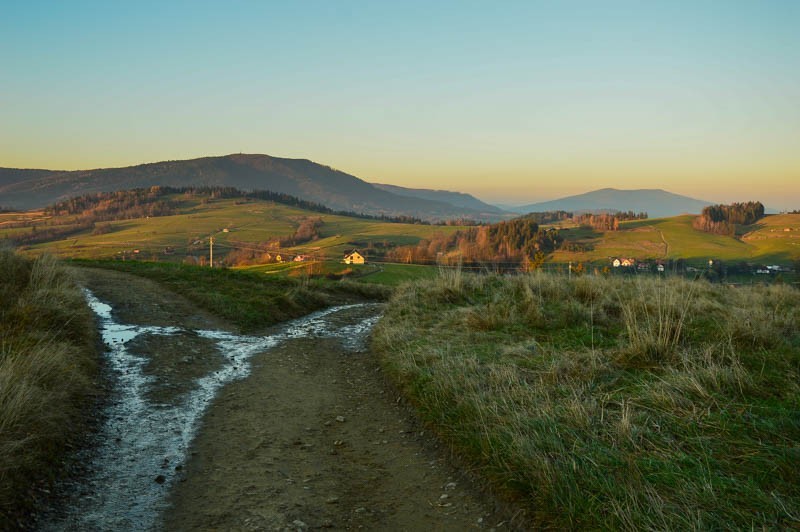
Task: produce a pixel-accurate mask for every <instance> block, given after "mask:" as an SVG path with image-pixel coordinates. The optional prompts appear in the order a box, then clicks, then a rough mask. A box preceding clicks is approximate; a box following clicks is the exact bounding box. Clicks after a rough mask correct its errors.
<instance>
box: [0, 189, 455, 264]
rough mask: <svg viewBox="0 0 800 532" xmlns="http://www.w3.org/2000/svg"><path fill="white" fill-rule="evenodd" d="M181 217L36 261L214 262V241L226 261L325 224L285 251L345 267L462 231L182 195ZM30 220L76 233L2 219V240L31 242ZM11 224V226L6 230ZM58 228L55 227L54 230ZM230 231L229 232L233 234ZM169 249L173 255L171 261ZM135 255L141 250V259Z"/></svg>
mask: <svg viewBox="0 0 800 532" xmlns="http://www.w3.org/2000/svg"><path fill="white" fill-rule="evenodd" d="M173 199H174V200H176V201H178V202H179V204H180V208H179V214H176V215H173V216H159V217H150V218H138V219H132V220H119V221H111V222H103V223H102V225H108V226H109V229H110V231H109V232H107V233H104V234H93V232H94V230H93V229H91V228H86V229H84V230H82V231H78V232H76V233H73V234H69V235H68V236H66V237H64V238H60V239H57V240H55V241H50V242H44V243H38V244H33V245H31V246H30V250H31V251H32V252H34V253H38V252H41V251H48V252H51V253H53V254H55V255H58V256H63V257H71V258H83V259H98V258H115V257H120V256H121V255H122V253H125V254H126V255H128V256H129V257H131V256H134V255H135V257H136V258H142V259H147V260H150V259H153V258H159V259H161V260H171V261H179V260H181V259H182V258H183V257H185V256H186V255H195V256H207V254H208V237H209V236H211V235H213V236H214V239H215V256H216V257H217V258H218V259H219V258H222V257H224V256H225V255H226V254H227V253H228V252H229V251H230V250H231V249H233V248H235V247H242V246H244V247H248V246H253V245H254V244H258V243H264V242H267V241H270V240H272V239H275V238H276V237H281V236H289V235H292V234H293V233H294V231H295V230H296V229H297V226H298V225H299V223H300V221H301V220H303V219H304V218H306V217H312V218H321V219H322V221H323V225H322V227H321V228H320V238H319V239H318V240H315V241H312V242H308V243H306V244H304V245H301V246H295V247H292V248H290V249H287V250H285V251H287V252H289V253H315V254H318V255H321V256H327V257H331V258H336V259H339V258H341V257H342V256H343V254H344V253H345V252H346V251H349V250H352V249H353V248H359V249H363V248H365V247H367V246H368V245H370V244H374V245H378V246H383V245H384V244H388V245H406V244H415V243H417V242H418V241H419V240H420V239H421V238H429V237H430V236H432V235H433V234H435V233H437V232H452V231H455V230H457V227H448V226H431V225H422V224H402V223H390V222H382V221H375V220H368V219H362V218H351V217H346V216H337V215H328V214H320V213H317V212H311V211H306V210H303V209H298V208H295V207H289V206H286V205H282V204H278V203H273V202H268V201H262V200H250V201H247V202H242V201H240V200H237V199H223V200H211V201H206V202H204V201H203V200H202V199H199V198H194V199H192V198H185V197H181V196H180V195H176V196H175V197H174V198H173ZM20 217H22V218H25V217H27V218H29V219H30V220H31V221H33V222H34V223H35V225H36V226H37V230H38V231H40V232H41V231H45V230H47V229H49V228H51V227H56V228H58V227H70V226H71V224H74V223H75V222H74V217H69V216H62V217H56V218H47V217H44V216H43V215H41V213H30V214H26V215H22V216H21V215H19V214H6V215H0V239H2V238H6V237H7V238H14V236H15V235H18V234H20V233H26V234H29V233H30V232H31V228H30V227H24V228H21V227H13V226H14V225H18V224H19V223H20V220H19V218H20ZM4 222H5V225H3V223H4ZM48 224H52V225H48ZM225 229H227V230H228V232H225ZM167 247H170V248H172V254H171V255H165V253H164V251H165V249H166V248H167ZM135 250H139V252H138V253H135V254H134V251H135Z"/></svg>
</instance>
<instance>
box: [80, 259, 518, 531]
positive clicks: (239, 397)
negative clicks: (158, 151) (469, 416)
mask: <svg viewBox="0 0 800 532" xmlns="http://www.w3.org/2000/svg"><path fill="white" fill-rule="evenodd" d="M83 277H84V282H85V284H86V285H87V286H88V287H89V288H90V289H91V290H92V291H93V292H94V293H95V295H96V296H97V297H98V298H100V299H101V300H103V301H105V302H107V303H109V304H110V305H111V306H112V307H113V309H114V310H113V313H114V314H115V316H117V317H119V319H120V320H122V321H124V322H125V323H131V324H139V325H155V326H161V327H173V326H174V327H179V328H181V329H182V331H183V332H181V333H180V334H176V335H175V336H174V337H157V338H149V339H144V338H143V339H137V340H134V341H133V342H131V348H132V349H133V348H135V349H136V350H137V353H138V354H139V355H141V356H145V357H147V358H148V359H149V361H148V363H147V365H146V367H145V371H146V372H147V373H148V375H149V376H150V377H152V381H153V385H152V389H151V390H150V392H149V393H151V394H152V397H154V398H156V399H158V400H159V401H172V400H174V399H175V398H176V397H178V396H180V394H181V393H183V392H184V391H185V390H187V389H190V388H191V386H192V384H191V383H192V382H193V379H195V378H196V377H197V376H198V375H199V374H200V373H202V372H207V371H214V368H215V367H216V365H217V364H219V359H220V355H219V352H218V351H216V350H215V349H214V345H213V343H211V342H208V341H205V340H204V339H202V338H197V337H195V336H194V335H193V334H192V333H191V332H189V333H187V332H185V331H192V330H200V329H202V330H211V329H214V330H227V331H234V330H235V328H234V327H232V326H230V324H227V323H225V322H224V321H223V320H220V319H218V318H216V317H214V316H212V315H210V314H208V313H206V312H203V311H201V310H199V309H197V308H196V307H194V305H192V304H191V303H189V302H188V301H186V300H184V299H183V298H181V297H180V296H177V295H176V294H173V293H170V292H168V291H166V290H164V289H163V288H161V287H160V286H159V285H157V284H155V283H152V282H151V281H148V280H145V279H141V278H138V277H134V276H131V275H128V274H123V273H119V272H111V271H101V270H84V272H83ZM353 312H361V313H363V314H364V317H369V315H370V314H374V313H375V312H376V309H375V307H374V306H365V307H360V308H358V309H356V310H354V311H353ZM279 327H280V326H278V328H279ZM276 330H277V328H276ZM264 333H265V334H268V333H269V331H264ZM167 339H169V340H170V341H169V342H168V341H167ZM136 342H138V344H137V343H136ZM176 342H177V343H176ZM250 364H251V372H250V374H249V376H247V377H246V378H245V379H242V380H238V381H234V382H232V383H229V384H227V385H225V386H224V387H223V388H222V389H221V390H220V391H219V392H218V394H217V396H216V397H215V398H214V400H213V401H212V403H211V405H210V406H209V408H208V409H207V410H206V412H205V413H204V415H203V418H202V423H201V425H200V429H199V432H198V433H197V435H196V437H195V439H194V440H193V442H192V443H191V446H190V453H189V458H188V460H187V462H186V463H185V464H182V465H179V466H178V467H177V468H176V469H178V472H177V478H176V482H174V483H172V485H171V487H170V489H169V490H168V492H167V493H166V496H167V499H168V507H167V510H166V511H165V512H164V515H163V516H161V519H160V520H156V521H157V522H160V523H161V525H159V526H163V528H165V529H166V530H287V529H288V530H297V529H320V528H329V529H337V530H349V529H360V528H363V529H372V530H374V529H381V530H464V529H471V528H487V529H489V528H496V527H504V528H505V527H511V528H513V526H512V523H511V522H509V521H508V520H506V519H505V518H504V516H507V515H508V514H507V513H505V511H504V508H503V507H502V506H500V505H496V504H495V502H494V499H493V498H491V497H490V496H488V495H485V494H483V493H482V492H481V491H480V490H478V489H477V488H476V487H475V485H474V484H473V483H472V481H471V478H470V475H469V474H467V473H466V472H464V470H463V469H459V468H458V467H456V466H454V465H453V464H452V463H451V461H450V459H449V457H448V455H447V453H446V452H445V450H444V449H442V448H440V447H439V445H438V443H437V441H436V439H435V438H434V437H433V436H432V435H431V434H429V433H427V432H426V431H425V430H424V428H423V427H422V426H421V425H420V424H419V423H418V421H417V420H416V419H415V418H414V415H413V412H412V411H411V410H410V409H409V408H408V407H407V406H405V404H404V403H403V401H402V400H401V399H400V398H399V397H398V396H397V394H396V393H394V392H393V390H392V388H391V386H389V385H388V384H387V383H386V382H385V380H384V377H383V374H382V372H381V370H380V367H379V365H378V363H377V361H376V359H375V357H374V356H373V355H372V354H371V353H369V352H368V351H366V350H364V348H363V347H358V346H355V347H354V346H351V345H348V342H347V341H343V340H342V339H341V338H335V337H331V336H323V337H297V338H293V337H291V338H289V339H287V340H285V341H283V342H282V343H280V344H279V345H277V346H276V347H273V348H271V349H268V350H266V351H264V352H262V353H259V354H256V355H254V356H253V357H252V358H251V359H250ZM198 372H200V373H198Z"/></svg>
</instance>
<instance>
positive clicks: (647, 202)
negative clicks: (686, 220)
mask: <svg viewBox="0 0 800 532" xmlns="http://www.w3.org/2000/svg"><path fill="white" fill-rule="evenodd" d="M708 205H711V202H708V201H704V200H699V199H695V198H690V197H688V196H681V195H680V194H674V193H672V192H667V191H666V190H661V189H638V190H619V189H616V188H603V189H600V190H594V191H592V192H586V193H584V194H578V195H576V196H567V197H564V198H559V199H555V200H552V201H545V202H541V203H531V204H528V205H521V206H519V207H515V208H514V211H515V212H520V213H528V212H545V211H570V212H603V211H636V212H646V213H648V214H649V215H650V217H651V218H664V217H667V216H677V215H679V214H698V213H699V212H700V211H701V210H702V209H703V207H706V206H708Z"/></svg>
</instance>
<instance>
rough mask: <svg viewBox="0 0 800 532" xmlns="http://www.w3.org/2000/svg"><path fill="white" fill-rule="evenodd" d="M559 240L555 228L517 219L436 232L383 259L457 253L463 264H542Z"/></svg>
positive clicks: (424, 259)
mask: <svg viewBox="0 0 800 532" xmlns="http://www.w3.org/2000/svg"><path fill="white" fill-rule="evenodd" d="M561 241H562V237H561V236H560V235H559V232H558V230H556V229H542V228H540V227H539V224H537V223H536V222H535V221H533V220H532V219H530V218H516V219H514V220H509V221H506V222H499V223H496V224H491V225H482V226H477V227H470V228H468V229H462V230H460V231H456V232H455V233H453V234H451V235H444V234H438V235H435V236H434V237H432V238H430V239H423V240H420V242H419V243H418V244H416V245H413V246H398V247H396V248H394V249H391V250H389V251H387V252H386V258H387V259H388V260H393V261H396V262H405V263H432V262H437V261H439V260H440V259H442V258H443V257H446V256H447V255H448V254H451V253H457V254H458V256H459V258H460V260H462V261H463V262H464V263H465V264H475V265H479V264H494V265H496V266H497V265H508V264H512V263H513V264H532V263H541V261H543V259H544V254H546V253H550V252H552V251H554V250H555V249H556V248H557V247H558V246H559V244H560V243H561Z"/></svg>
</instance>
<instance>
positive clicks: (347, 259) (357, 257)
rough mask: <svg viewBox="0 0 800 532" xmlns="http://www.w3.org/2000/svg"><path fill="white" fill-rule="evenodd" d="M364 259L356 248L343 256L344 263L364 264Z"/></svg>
mask: <svg viewBox="0 0 800 532" xmlns="http://www.w3.org/2000/svg"><path fill="white" fill-rule="evenodd" d="M365 262H366V260H365V259H364V256H363V255H362V254H361V253H359V252H358V251H356V250H353V251H351V252H350V253H347V254H346V255H345V256H344V263H345V264H364V263H365Z"/></svg>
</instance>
